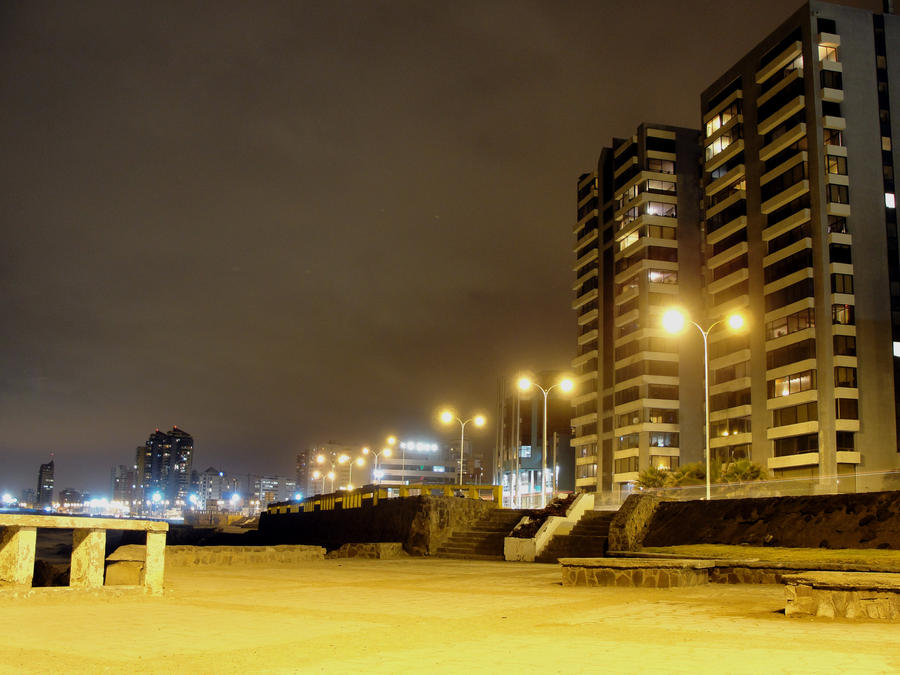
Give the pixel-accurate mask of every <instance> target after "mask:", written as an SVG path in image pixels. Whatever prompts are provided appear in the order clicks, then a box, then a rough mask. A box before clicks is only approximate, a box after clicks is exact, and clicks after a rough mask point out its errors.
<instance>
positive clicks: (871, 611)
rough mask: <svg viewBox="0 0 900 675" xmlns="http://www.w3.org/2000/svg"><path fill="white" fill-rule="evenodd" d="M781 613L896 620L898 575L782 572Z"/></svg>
mask: <svg viewBox="0 0 900 675" xmlns="http://www.w3.org/2000/svg"><path fill="white" fill-rule="evenodd" d="M784 582H785V584H786V585H785V587H784V591H785V610H784V611H785V614H786V615H787V616H801V617H802V616H821V617H828V618H846V619H889V620H895V621H896V620H900V575H898V574H878V573H865V572H863V573H850V572H809V573H806V574H793V575H785V578H784Z"/></svg>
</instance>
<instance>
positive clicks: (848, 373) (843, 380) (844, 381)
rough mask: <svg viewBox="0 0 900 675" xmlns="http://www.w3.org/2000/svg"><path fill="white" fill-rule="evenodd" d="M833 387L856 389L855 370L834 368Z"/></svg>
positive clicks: (841, 367)
mask: <svg viewBox="0 0 900 675" xmlns="http://www.w3.org/2000/svg"><path fill="white" fill-rule="evenodd" d="M834 386H835V387H851V388H854V389H855V388H856V368H851V367H850V366H835V367H834Z"/></svg>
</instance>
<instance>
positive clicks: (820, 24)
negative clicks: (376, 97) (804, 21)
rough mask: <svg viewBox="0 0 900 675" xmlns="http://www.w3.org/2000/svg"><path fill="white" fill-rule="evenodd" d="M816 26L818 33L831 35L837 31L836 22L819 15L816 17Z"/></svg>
mask: <svg viewBox="0 0 900 675" xmlns="http://www.w3.org/2000/svg"><path fill="white" fill-rule="evenodd" d="M816 28H817V29H818V30H819V32H820V33H831V34H832V35H834V34H836V33H837V24H836V23H835V21H834V19H826V18H824V17H819V18H817V19H816Z"/></svg>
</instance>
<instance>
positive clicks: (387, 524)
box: [258, 496, 497, 555]
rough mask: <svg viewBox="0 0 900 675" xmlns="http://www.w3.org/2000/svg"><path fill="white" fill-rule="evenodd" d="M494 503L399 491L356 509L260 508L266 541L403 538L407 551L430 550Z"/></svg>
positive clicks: (332, 544)
mask: <svg viewBox="0 0 900 675" xmlns="http://www.w3.org/2000/svg"><path fill="white" fill-rule="evenodd" d="M495 508H497V506H496V503H494V502H487V501H482V500H479V499H466V498H461V497H431V496H417V497H398V498H395V499H387V500H381V501H379V502H378V504H376V505H374V506H371V505H365V506H361V507H359V508H354V509H337V510H334V511H312V512H307V513H303V512H301V513H279V514H272V513H263V514H261V515H260V519H259V534H258V536H259V538H260V540H261V541H262V542H264V543H266V544H314V545H318V546H324V547H325V548H327V549H328V550H329V551H331V550H334V549H338V548H340V547H341V546H342V545H343V544H347V543H376V542H402V544H403V548H404V550H405V551H406V552H407V553H409V554H411V555H433V554H434V553H436V552H437V549H438V547H439V546H440V545H441V544H442V543H444V541H446V540H447V538H448V537H449V536H450V533H451V531H452V530H454V529H458V528H461V527H465V526H467V525H470V524H471V523H473V522H474V521H476V520H480V519H481V518H484V517H486V516H487V515H488V514H489V513H490V512H491V511H492V510H493V509H495Z"/></svg>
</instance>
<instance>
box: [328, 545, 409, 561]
mask: <svg viewBox="0 0 900 675" xmlns="http://www.w3.org/2000/svg"><path fill="white" fill-rule="evenodd" d="M407 555H408V554H407V553H406V551H404V550H403V544H401V543H400V542H397V541H394V542H389V543H375V544H372V543H369V544H344V545H343V546H341V547H340V548H339V549H337V550H336V551H330V552H328V553H327V554H325V557H326V558H368V559H378V560H386V559H391V558H403V557H404V556H407Z"/></svg>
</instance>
